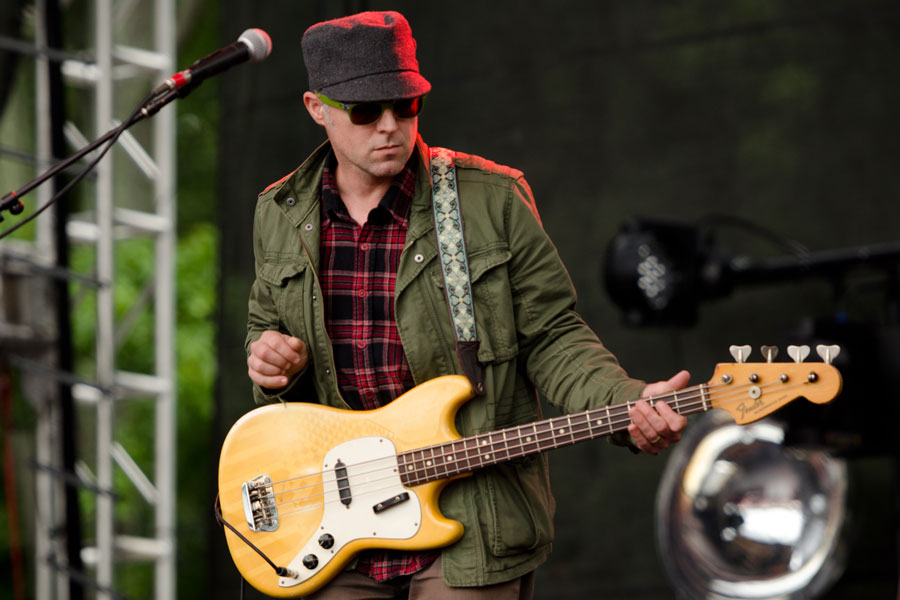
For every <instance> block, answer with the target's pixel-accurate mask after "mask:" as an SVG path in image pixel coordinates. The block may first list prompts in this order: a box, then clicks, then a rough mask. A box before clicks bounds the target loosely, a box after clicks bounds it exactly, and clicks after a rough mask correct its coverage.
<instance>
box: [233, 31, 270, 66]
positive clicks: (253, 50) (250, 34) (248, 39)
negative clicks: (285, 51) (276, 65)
mask: <svg viewBox="0 0 900 600" xmlns="http://www.w3.org/2000/svg"><path fill="white" fill-rule="evenodd" d="M238 41H239V42H244V43H245V44H247V46H248V47H249V48H250V62H259V61H261V60H263V59H264V58H265V57H267V56H269V53H270V52H271V51H272V38H270V37H269V34H268V33H266V32H265V31H263V30H262V29H257V28H253V29H247V30H246V31H244V33H242V34H241V37H239V38H238Z"/></svg>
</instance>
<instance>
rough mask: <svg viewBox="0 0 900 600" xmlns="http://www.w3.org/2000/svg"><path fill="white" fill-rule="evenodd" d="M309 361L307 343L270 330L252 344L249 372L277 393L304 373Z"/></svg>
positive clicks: (262, 385) (260, 383)
mask: <svg viewBox="0 0 900 600" xmlns="http://www.w3.org/2000/svg"><path fill="white" fill-rule="evenodd" d="M308 360H309V354H308V353H307V351H306V344H304V343H303V340H301V339H299V338H295V337H293V336H290V335H286V334H284V333H281V332H278V331H273V330H271V329H270V330H267V331H263V332H262V335H260V336H259V339H258V340H256V341H255V342H253V343H252V344H250V356H248V357H247V367H248V368H247V373H248V374H249V375H250V379H252V380H253V382H254V383H257V384H259V385H260V386H261V387H264V388H269V389H274V390H277V389H281V388H283V387H284V386H286V385H287V384H288V382H289V381H290V380H291V377H293V376H294V375H296V374H297V373H299V372H300V371H302V370H303V369H304V367H306V363H307V361H308Z"/></svg>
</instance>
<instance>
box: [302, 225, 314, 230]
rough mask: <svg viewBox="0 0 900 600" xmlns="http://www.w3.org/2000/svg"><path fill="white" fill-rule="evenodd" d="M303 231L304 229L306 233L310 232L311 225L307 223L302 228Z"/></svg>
mask: <svg viewBox="0 0 900 600" xmlns="http://www.w3.org/2000/svg"><path fill="white" fill-rule="evenodd" d="M303 229H305V230H307V231H312V223H307V224H306V225H304V226H303Z"/></svg>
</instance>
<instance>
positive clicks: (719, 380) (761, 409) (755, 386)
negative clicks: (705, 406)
mask: <svg viewBox="0 0 900 600" xmlns="http://www.w3.org/2000/svg"><path fill="white" fill-rule="evenodd" d="M731 350H732V356H734V358H735V361H736V362H733V363H720V364H719V365H717V366H716V370H715V372H714V373H713V377H712V379H710V380H709V382H708V383H707V384H706V385H707V386H708V394H709V403H710V405H711V406H712V407H713V408H723V409H725V410H727V411H728V412H730V413H731V415H732V416H733V417H734V420H735V422H736V423H737V424H739V425H743V424H745V423H751V422H753V421H756V420H758V419H762V418H763V417H766V416H768V415H770V414H772V413H773V412H775V411H776V410H778V409H779V408H781V407H782V406H784V405H786V404H788V403H789V402H791V401H792V400H794V399H796V398H806V399H807V400H809V401H810V402H813V403H815V404H825V403H826V402H831V401H832V400H833V399H834V398H835V397H836V396H837V395H838V394H840V392H841V387H842V385H843V382H842V379H841V374H840V372H839V371H838V370H837V369H836V368H835V367H834V366H833V365H832V364H831V361H832V360H834V358H835V357H836V356H837V355H838V353H839V352H840V348H838V347H837V346H818V347H817V351H818V353H819V356H821V357H822V360H823V361H824V362H808V363H807V362H802V361H803V359H804V358H806V356H807V355H808V354H809V348H808V347H807V346H789V347H788V354H789V355H790V356H791V358H793V359H794V362H773V361H774V358H775V356H776V355H777V353H778V350H777V348H774V347H773V346H763V347H762V352H763V356H764V357H766V359H767V361H766V362H758V363H751V362H745V361H746V358H747V357H748V356H749V354H750V347H749V346H732V347H731Z"/></svg>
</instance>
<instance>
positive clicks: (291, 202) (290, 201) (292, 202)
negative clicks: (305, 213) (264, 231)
mask: <svg viewBox="0 0 900 600" xmlns="http://www.w3.org/2000/svg"><path fill="white" fill-rule="evenodd" d="M284 203H285V204H287V205H288V206H293V205H295V204H297V201H296V200H294V199H293V198H288V199H287V200H285V201H284Z"/></svg>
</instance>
